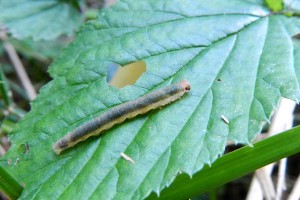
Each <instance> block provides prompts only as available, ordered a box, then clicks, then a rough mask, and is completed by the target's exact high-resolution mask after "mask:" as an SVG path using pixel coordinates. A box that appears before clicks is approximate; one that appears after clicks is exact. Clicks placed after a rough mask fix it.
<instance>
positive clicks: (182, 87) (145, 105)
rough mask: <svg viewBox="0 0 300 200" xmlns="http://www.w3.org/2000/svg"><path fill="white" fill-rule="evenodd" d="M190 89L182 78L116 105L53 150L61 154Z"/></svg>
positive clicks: (64, 138) (81, 127)
mask: <svg viewBox="0 0 300 200" xmlns="http://www.w3.org/2000/svg"><path fill="white" fill-rule="evenodd" d="M189 90H190V84H189V82H188V81H186V80H182V81H180V82H179V83H175V84H171V85H169V86H166V87H164V88H160V89H158V90H156V91H153V92H150V93H148V94H146V95H144V96H142V97H139V98H137V99H135V100H132V101H128V102H126V103H123V104H120V105H118V106H115V107H113V108H112V109H110V110H109V111H107V112H104V113H103V114H101V115H100V116H98V117H96V118H94V119H92V120H90V121H88V122H86V123H84V124H83V125H81V126H79V127H77V128H76V129H74V130H73V131H71V132H69V133H68V134H67V135H65V136H64V137H62V138H61V139H59V140H58V141H57V142H56V143H54V144H53V150H54V151H55V153H57V154H60V152H61V151H63V150H65V149H68V148H70V147H73V146H74V145H76V144H77V143H79V142H81V141H84V140H86V139H87V138H89V137H90V136H97V135H99V134H100V133H101V132H102V131H104V130H107V129H110V128H111V127H113V126H114V125H116V124H119V123H122V122H123V121H125V120H126V119H130V118H133V117H135V116H137V115H139V114H143V113H146V112H148V111H150V110H152V109H156V108H158V107H161V106H164V105H166V104H168V103H171V102H173V101H175V100H177V99H179V98H180V97H182V96H183V95H184V94H185V93H186V92H188V91H189Z"/></svg>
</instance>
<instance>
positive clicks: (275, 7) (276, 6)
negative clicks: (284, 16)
mask: <svg viewBox="0 0 300 200" xmlns="http://www.w3.org/2000/svg"><path fill="white" fill-rule="evenodd" d="M265 3H266V4H267V6H268V7H269V8H270V9H271V10H272V11H274V12H278V11H281V10H283V0H265Z"/></svg>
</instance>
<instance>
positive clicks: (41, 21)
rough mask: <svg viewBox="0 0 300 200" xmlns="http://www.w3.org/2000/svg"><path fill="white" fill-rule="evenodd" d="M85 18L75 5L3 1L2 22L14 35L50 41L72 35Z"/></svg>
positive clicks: (0, 4) (54, 0)
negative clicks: (63, 35) (61, 36)
mask: <svg viewBox="0 0 300 200" xmlns="http://www.w3.org/2000/svg"><path fill="white" fill-rule="evenodd" d="M82 19H83V17H82V16H81V14H80V13H79V11H78V10H76V9H75V8H74V7H73V6H72V5H70V4H67V3H64V2H61V1H57V0H48V1H35V0H9V1H4V0H2V1H0V21H2V22H3V23H4V24H5V26H7V27H8V28H9V31H10V32H11V33H12V34H13V36H14V37H16V38H19V39H23V38H27V37H30V38H33V39H34V40H41V39H44V40H51V39H54V38H56V37H58V36H60V35H62V34H66V35H72V34H73V32H74V31H75V30H76V29H77V28H78V27H79V25H80V24H81V22H82Z"/></svg>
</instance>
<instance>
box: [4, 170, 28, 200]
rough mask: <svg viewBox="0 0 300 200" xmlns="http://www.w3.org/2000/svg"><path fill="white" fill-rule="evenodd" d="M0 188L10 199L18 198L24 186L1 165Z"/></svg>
mask: <svg viewBox="0 0 300 200" xmlns="http://www.w3.org/2000/svg"><path fill="white" fill-rule="evenodd" d="M0 190H1V191H2V192H3V193H4V194H6V195H7V196H8V197H9V198H10V199H17V198H18V197H19V196H20V195H21V193H22V190H23V187H22V186H21V185H20V184H19V183H18V182H17V181H16V180H15V179H14V178H13V177H12V176H11V175H10V174H8V173H7V172H6V171H5V170H4V169H3V168H2V167H1V166H0Z"/></svg>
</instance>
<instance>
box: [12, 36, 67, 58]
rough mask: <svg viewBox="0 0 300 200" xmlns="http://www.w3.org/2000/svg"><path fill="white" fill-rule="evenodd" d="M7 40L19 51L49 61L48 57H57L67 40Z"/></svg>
mask: <svg viewBox="0 0 300 200" xmlns="http://www.w3.org/2000/svg"><path fill="white" fill-rule="evenodd" d="M9 41H10V43H11V44H12V45H13V46H14V47H15V48H16V50H17V51H18V52H19V53H21V54H23V55H25V56H27V57H29V58H31V57H32V58H35V59H38V60H41V61H49V58H55V57H57V56H58V55H59V53H61V50H62V49H63V48H64V47H66V46H67V44H68V41H65V40H61V39H56V40H40V41H33V40H32V39H23V40H17V39H13V38H10V39H9Z"/></svg>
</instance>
